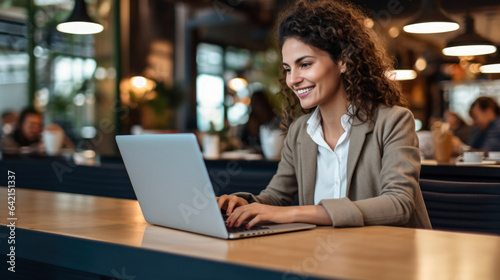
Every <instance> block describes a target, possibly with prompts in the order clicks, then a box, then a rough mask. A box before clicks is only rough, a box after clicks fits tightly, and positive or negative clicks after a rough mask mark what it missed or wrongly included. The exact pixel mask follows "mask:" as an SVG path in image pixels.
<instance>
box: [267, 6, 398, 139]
mask: <svg viewBox="0 0 500 280" xmlns="http://www.w3.org/2000/svg"><path fill="white" fill-rule="evenodd" d="M366 19H367V16H366V15H365V14H364V13H363V11H362V10H361V9H359V8H357V7H356V6H354V5H353V4H351V3H348V2H338V1H331V0H329V1H327V0H323V1H307V0H301V1H298V2H297V3H295V4H294V5H293V6H292V7H290V8H288V9H287V10H285V11H284V12H282V13H281V14H280V16H279V18H278V27H277V31H278V39H279V49H280V51H281V50H282V47H283V44H284V42H285V41H286V39H289V38H295V39H298V40H300V41H302V42H304V43H306V44H308V45H310V46H312V47H315V48H317V49H320V50H323V51H326V52H327V53H328V54H329V55H330V57H331V58H332V60H333V61H335V62H337V61H339V60H341V61H343V62H345V65H346V72H345V73H343V74H342V76H341V77H342V80H343V83H344V86H345V90H346V93H347V101H348V102H349V103H350V104H352V105H353V106H354V108H355V111H354V112H353V113H352V114H351V117H354V116H355V117H357V118H358V119H360V120H361V122H363V123H364V122H367V121H371V120H373V115H374V114H375V110H376V108H377V107H378V105H380V104H384V105H387V106H395V105H398V106H403V107H407V103H406V100H405V99H404V97H403V95H402V93H401V86H400V84H399V82H397V81H394V80H391V79H390V78H389V77H388V76H387V74H386V73H388V71H390V70H392V69H393V59H392V58H390V57H389V56H388V55H387V53H386V51H385V47H384V46H383V44H382V42H380V40H379V38H378V36H376V34H375V32H374V31H373V30H372V29H370V28H368V27H366V26H365V24H364V22H365V20H366ZM284 76H285V73H284V72H283V76H282V78H281V79H280V83H281V87H282V91H281V94H283V95H284V98H283V99H284V104H283V109H282V114H283V117H284V120H283V122H282V127H283V128H284V129H285V130H288V126H289V125H290V123H291V122H292V121H293V120H295V118H296V115H297V114H300V113H307V112H311V111H312V109H309V110H305V109H302V108H300V106H298V105H299V99H298V97H297V96H296V95H295V94H294V93H293V92H292V91H291V90H290V89H289V88H288V87H287V85H286V81H285V77H284ZM348 114H350V113H348Z"/></svg>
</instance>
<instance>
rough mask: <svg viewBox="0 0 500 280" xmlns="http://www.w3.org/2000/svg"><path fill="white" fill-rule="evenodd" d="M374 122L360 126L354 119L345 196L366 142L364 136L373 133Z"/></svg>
mask: <svg viewBox="0 0 500 280" xmlns="http://www.w3.org/2000/svg"><path fill="white" fill-rule="evenodd" d="M373 127H374V122H366V123H363V124H361V121H359V119H358V118H355V119H354V121H353V124H352V127H351V137H350V143H349V154H348V156H347V190H346V191H347V193H346V194H347V196H349V189H350V187H351V179H352V175H353V174H354V168H355V167H356V165H357V164H358V160H359V155H360V154H361V150H362V149H363V145H364V143H365V140H366V134H368V133H370V132H372V131H373Z"/></svg>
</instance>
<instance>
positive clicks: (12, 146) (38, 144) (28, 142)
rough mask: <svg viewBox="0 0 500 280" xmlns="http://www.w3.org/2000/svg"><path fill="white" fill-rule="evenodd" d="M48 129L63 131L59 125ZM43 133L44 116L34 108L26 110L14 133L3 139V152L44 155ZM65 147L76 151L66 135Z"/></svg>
mask: <svg viewBox="0 0 500 280" xmlns="http://www.w3.org/2000/svg"><path fill="white" fill-rule="evenodd" d="M47 128H48V130H59V129H60V130H62V128H61V127H60V126H58V125H57V124H50V125H48V126H47ZM42 132H43V120H42V114H41V113H40V112H38V111H37V110H35V109H34V108H31V107H29V108H26V109H24V110H23V111H22V112H21V114H20V116H19V119H18V122H17V125H16V128H15V129H14V131H13V132H12V133H11V134H9V135H6V136H5V137H3V138H2V146H1V148H2V152H3V153H4V154H19V153H21V154H44V152H45V148H44V145H43V140H42ZM63 147H64V148H69V149H72V150H74V145H73V143H72V142H71V140H70V139H69V138H68V137H67V136H66V135H64V140H63Z"/></svg>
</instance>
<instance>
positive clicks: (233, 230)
mask: <svg viewBox="0 0 500 280" xmlns="http://www.w3.org/2000/svg"><path fill="white" fill-rule="evenodd" d="M227 217H228V216H227V215H226V214H222V218H223V219H224V222H225V221H226V220H227ZM245 226H246V223H244V224H242V225H241V226H239V227H226V229H227V232H229V233H237V232H245V231H251V230H262V229H269V227H266V226H257V225H256V226H253V227H252V228H251V229H247V228H245Z"/></svg>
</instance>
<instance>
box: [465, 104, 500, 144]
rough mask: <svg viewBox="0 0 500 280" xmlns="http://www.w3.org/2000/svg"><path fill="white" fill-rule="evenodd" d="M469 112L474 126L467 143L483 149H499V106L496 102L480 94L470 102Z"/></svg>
mask: <svg viewBox="0 0 500 280" xmlns="http://www.w3.org/2000/svg"><path fill="white" fill-rule="evenodd" d="M469 114H470V116H471V118H472V119H473V120H474V126H475V127H476V128H475V130H474V131H473V132H472V134H471V137H470V140H469V145H470V146H471V147H473V148H474V149H478V150H483V151H500V107H499V106H498V104H497V102H495V100H494V99H493V98H491V97H485V96H481V97H479V98H477V99H476V100H475V101H474V102H473V103H472V105H471V107H470V110H469Z"/></svg>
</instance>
